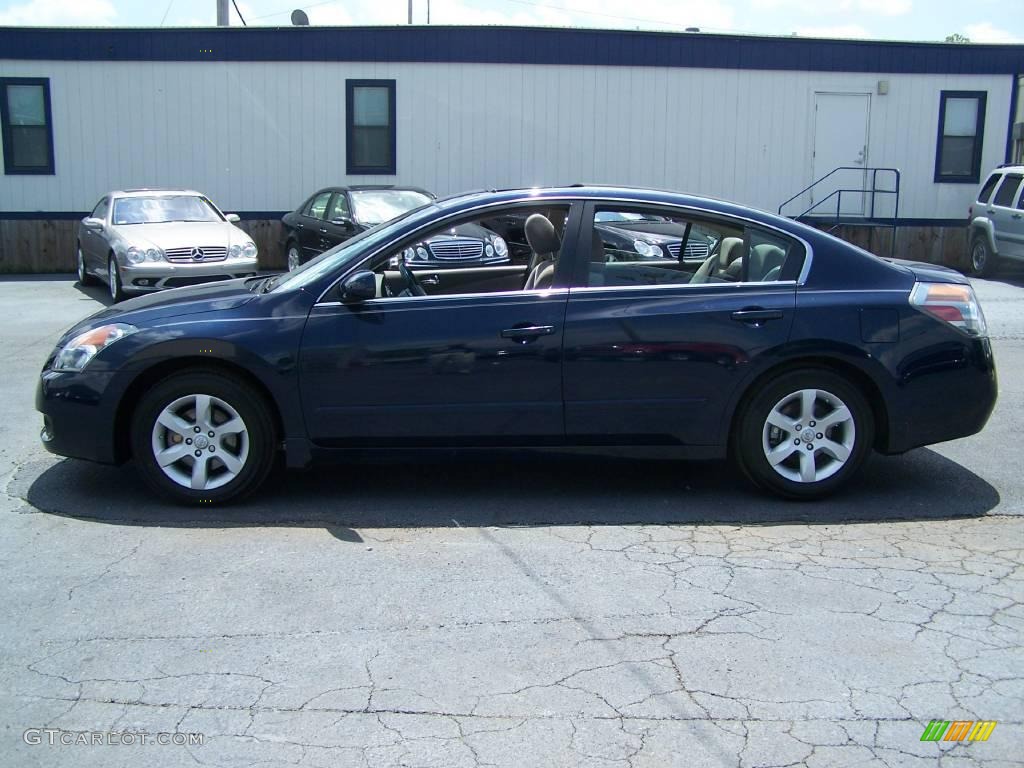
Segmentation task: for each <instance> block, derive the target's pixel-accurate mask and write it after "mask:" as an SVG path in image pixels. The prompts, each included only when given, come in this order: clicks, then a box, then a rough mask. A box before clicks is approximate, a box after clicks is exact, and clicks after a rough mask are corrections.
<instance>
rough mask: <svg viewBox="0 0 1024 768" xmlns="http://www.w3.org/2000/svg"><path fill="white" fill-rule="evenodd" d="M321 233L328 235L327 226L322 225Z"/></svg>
mask: <svg viewBox="0 0 1024 768" xmlns="http://www.w3.org/2000/svg"><path fill="white" fill-rule="evenodd" d="M320 234H321V235H326V234H327V227H320Z"/></svg>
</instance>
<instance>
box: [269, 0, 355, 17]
mask: <svg viewBox="0 0 1024 768" xmlns="http://www.w3.org/2000/svg"><path fill="white" fill-rule="evenodd" d="M337 2H340V0H322V2H319V3H309V4H308V5H304V6H302V10H304V11H305V10H308V9H310V8H317V7H318V6H321V5H334V4H335V3H337ZM286 13H291V10H287V11H275V12H274V13H267V14H264V15H263V16H253V19H252V20H253V21H259V20H260V19H269V18H271V17H272V16H284V15H285V14H286Z"/></svg>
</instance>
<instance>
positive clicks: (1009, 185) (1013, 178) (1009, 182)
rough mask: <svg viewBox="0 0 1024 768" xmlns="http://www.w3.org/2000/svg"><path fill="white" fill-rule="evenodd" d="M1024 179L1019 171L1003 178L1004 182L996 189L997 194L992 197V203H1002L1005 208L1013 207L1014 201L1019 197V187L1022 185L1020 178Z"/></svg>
mask: <svg viewBox="0 0 1024 768" xmlns="http://www.w3.org/2000/svg"><path fill="white" fill-rule="evenodd" d="M1021 179H1024V176H1021V175H1020V174H1019V173H1008V174H1006V176H1005V177H1004V178H1003V183H1002V184H1000V185H999V189H997V190H996V196H995V197H994V198H992V205H1001V206H1003V207H1004V208H1012V207H1013V201H1014V200H1015V199H1016V197H1017V188H1018V187H1020V180H1021Z"/></svg>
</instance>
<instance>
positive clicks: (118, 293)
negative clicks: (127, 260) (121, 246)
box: [107, 255, 125, 304]
mask: <svg viewBox="0 0 1024 768" xmlns="http://www.w3.org/2000/svg"><path fill="white" fill-rule="evenodd" d="M107 285H109V286H110V300H111V301H113V302H114V303H115V304H117V302H119V301H124V298H125V295H124V287H123V286H122V285H121V270H120V269H119V268H118V266H117V259H115V258H114V256H113V255H111V256H110V258H109V259H108V260H107Z"/></svg>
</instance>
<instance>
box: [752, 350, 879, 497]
mask: <svg viewBox="0 0 1024 768" xmlns="http://www.w3.org/2000/svg"><path fill="white" fill-rule="evenodd" d="M733 440H734V444H733V453H734V455H735V457H736V459H737V461H738V463H739V465H740V468H741V469H742V470H743V471H744V473H745V474H746V475H747V476H748V477H749V478H750V479H751V480H753V481H754V483H756V484H757V485H759V486H760V487H762V488H764V489H765V490H769V491H771V492H773V493H776V494H778V495H780V496H784V497H787V498H791V499H817V498H821V497H823V496H827V495H828V494H830V493H832V492H833V491H835V490H836V489H838V488H839V487H840V486H842V485H843V484H844V483H846V482H847V481H848V480H849V479H850V478H851V477H852V476H853V475H854V474H856V472H857V470H858V469H860V467H861V466H862V465H863V463H864V460H865V459H866V458H867V455H868V453H869V452H870V450H871V446H872V444H873V441H874V419H873V416H872V412H871V408H870V406H869V405H868V403H867V400H866V399H865V397H864V395H863V394H862V393H861V391H860V390H859V389H858V388H857V387H856V386H854V385H853V384H851V383H850V382H849V381H848V380H847V379H845V378H843V377H842V376H840V375H838V374H836V373H833V372H832V371H827V370H823V369H814V368H806V369H799V370H793V371H789V372H787V373H783V374H781V375H780V376H778V377H776V378H775V379H773V380H771V381H770V382H768V383H767V384H766V385H765V386H763V387H759V388H758V390H757V391H756V392H755V393H754V394H753V396H752V397H751V398H750V399H749V400H748V401H747V403H746V404H745V406H744V408H743V410H742V412H741V414H740V417H739V422H738V428H737V430H736V432H735V434H734V435H733Z"/></svg>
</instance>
